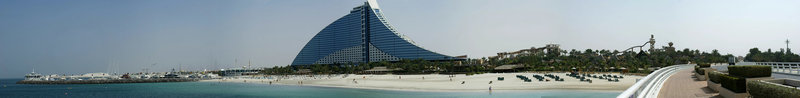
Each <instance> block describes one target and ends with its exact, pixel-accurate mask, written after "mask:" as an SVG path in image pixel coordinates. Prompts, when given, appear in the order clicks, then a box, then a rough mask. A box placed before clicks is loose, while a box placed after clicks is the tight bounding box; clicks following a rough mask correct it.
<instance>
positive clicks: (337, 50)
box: [292, 0, 463, 65]
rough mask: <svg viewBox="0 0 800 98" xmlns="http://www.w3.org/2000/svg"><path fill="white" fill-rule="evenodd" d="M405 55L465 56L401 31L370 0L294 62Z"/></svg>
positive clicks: (351, 60) (318, 37) (369, 59)
mask: <svg viewBox="0 0 800 98" xmlns="http://www.w3.org/2000/svg"><path fill="white" fill-rule="evenodd" d="M401 59H423V60H463V58H456V57H452V56H447V55H442V54H439V53H436V52H432V51H429V50H426V49H423V48H422V47H420V46H418V45H416V44H415V43H414V41H411V39H409V38H408V37H406V36H404V35H402V34H399V33H397V31H396V30H395V29H394V28H393V27H392V26H391V25H389V22H388V21H386V18H385V17H384V16H383V14H382V13H381V10H380V8H378V4H377V2H375V1H374V0H368V1H367V2H365V3H364V5H361V6H358V7H355V8H353V9H352V10H350V13H349V14H347V15H345V16H343V17H342V18H339V19H337V20H336V21H334V22H333V23H331V24H329V25H328V26H326V27H325V28H324V29H322V31H320V32H319V33H317V35H315V36H314V37H313V38H312V39H311V41H309V42H308V43H306V45H305V46H304V47H303V49H302V50H300V53H298V54H297V57H295V59H294V61H293V62H292V65H310V64H334V63H340V64H346V63H362V62H377V61H399V60H401Z"/></svg>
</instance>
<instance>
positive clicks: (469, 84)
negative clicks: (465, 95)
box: [201, 73, 642, 91]
mask: <svg viewBox="0 0 800 98" xmlns="http://www.w3.org/2000/svg"><path fill="white" fill-rule="evenodd" d="M534 74H538V75H544V74H545V73H487V74H478V75H471V76H467V75H464V74H459V75H443V74H425V75H391V74H387V75H355V74H346V75H286V76H284V75H281V76H278V75H272V76H266V77H272V79H268V78H264V77H265V76H241V77H236V78H225V79H213V80H203V81H201V82H240V83H259V84H269V83H270V82H272V84H273V85H302V86H324V87H344V88H361V89H387V90H414V91H418V90H423V91H488V90H489V87H491V89H492V90H602V91H623V90H625V89H627V88H628V87H630V86H631V85H633V84H634V83H635V81H636V79H639V78H642V76H635V75H622V76H624V77H625V78H621V79H619V80H620V81H619V82H611V81H607V80H600V79H597V78H589V77H587V78H589V79H592V80H593V81H592V83H589V82H581V81H580V80H579V79H576V78H573V77H568V76H567V75H566V74H567V73H549V74H553V75H556V76H559V77H561V78H564V81H553V79H551V78H547V77H546V78H545V79H550V80H551V81H549V82H548V81H538V80H536V79H533V77H532V75H534ZM602 74H612V75H620V74H619V73H597V74H593V75H598V76H599V75H602ZM516 75H523V76H526V77H529V78H531V79H533V81H532V82H524V81H523V80H521V79H519V78H516ZM451 76H452V78H451ZM497 77H504V78H505V79H504V80H503V81H499V80H498V79H497ZM423 78H424V79H423ZM451 79H452V80H451ZM490 81H491V84H490ZM301 82H302V84H301ZM462 82H463V84H462Z"/></svg>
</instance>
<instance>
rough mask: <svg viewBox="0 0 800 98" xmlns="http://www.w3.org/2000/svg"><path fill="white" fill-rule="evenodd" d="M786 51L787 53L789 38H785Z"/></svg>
mask: <svg viewBox="0 0 800 98" xmlns="http://www.w3.org/2000/svg"><path fill="white" fill-rule="evenodd" d="M786 51H789V38H786Z"/></svg>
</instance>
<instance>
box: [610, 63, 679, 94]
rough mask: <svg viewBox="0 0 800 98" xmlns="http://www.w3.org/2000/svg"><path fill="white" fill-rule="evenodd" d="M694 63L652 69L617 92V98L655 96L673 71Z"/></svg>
mask: <svg viewBox="0 0 800 98" xmlns="http://www.w3.org/2000/svg"><path fill="white" fill-rule="evenodd" d="M692 66H694V64H682V65H672V66H668V67H664V68H661V69H658V70H656V71H653V73H650V74H649V75H647V76H645V77H644V78H642V79H641V80H639V81H637V82H636V84H633V86H631V87H630V88H628V89H627V90H625V91H624V92H622V93H621V94H619V96H617V98H655V97H658V92H660V91H661V86H663V85H664V82H666V80H667V79H668V78H669V77H670V76H672V74H674V73H675V72H678V71H679V70H681V69H685V68H692Z"/></svg>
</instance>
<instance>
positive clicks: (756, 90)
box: [747, 81, 800, 98]
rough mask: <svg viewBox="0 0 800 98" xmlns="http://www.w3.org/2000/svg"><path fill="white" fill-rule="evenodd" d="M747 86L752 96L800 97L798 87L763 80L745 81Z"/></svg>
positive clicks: (760, 97) (768, 97)
mask: <svg viewBox="0 0 800 98" xmlns="http://www.w3.org/2000/svg"><path fill="white" fill-rule="evenodd" d="M747 88H749V89H747V91H748V92H750V95H751V96H753V98H800V89H795V88H789V87H784V86H779V85H775V84H770V83H766V82H765V81H750V82H747Z"/></svg>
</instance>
